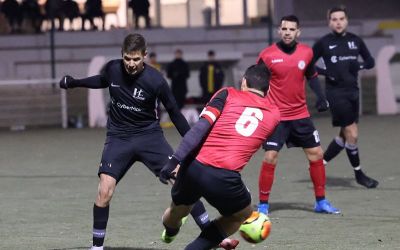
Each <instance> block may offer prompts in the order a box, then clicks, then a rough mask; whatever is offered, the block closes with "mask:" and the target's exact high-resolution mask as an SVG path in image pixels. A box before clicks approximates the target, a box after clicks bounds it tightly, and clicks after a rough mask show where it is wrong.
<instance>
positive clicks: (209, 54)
mask: <svg viewBox="0 0 400 250" xmlns="http://www.w3.org/2000/svg"><path fill="white" fill-rule="evenodd" d="M207 55H208V56H215V52H214V50H209V51H208V52H207Z"/></svg>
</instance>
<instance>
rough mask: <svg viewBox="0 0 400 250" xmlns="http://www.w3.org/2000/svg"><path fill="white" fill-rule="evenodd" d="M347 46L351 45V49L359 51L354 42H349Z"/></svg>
mask: <svg viewBox="0 0 400 250" xmlns="http://www.w3.org/2000/svg"><path fill="white" fill-rule="evenodd" d="M347 45H349V49H358V47H357V46H356V44H355V43H354V41H350V42H347Z"/></svg>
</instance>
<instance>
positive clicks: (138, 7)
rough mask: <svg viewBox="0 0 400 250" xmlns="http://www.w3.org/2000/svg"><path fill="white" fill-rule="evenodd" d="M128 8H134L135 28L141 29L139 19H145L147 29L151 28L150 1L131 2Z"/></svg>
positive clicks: (136, 0) (132, 0) (130, 0)
mask: <svg viewBox="0 0 400 250" xmlns="http://www.w3.org/2000/svg"><path fill="white" fill-rule="evenodd" d="M128 6H129V7H130V8H132V13H133V18H134V22H135V28H136V29H139V17H141V16H142V17H144V20H145V24H146V28H148V29H149V28H151V25H150V16H149V8H150V3H149V1H148V0H129V3H128Z"/></svg>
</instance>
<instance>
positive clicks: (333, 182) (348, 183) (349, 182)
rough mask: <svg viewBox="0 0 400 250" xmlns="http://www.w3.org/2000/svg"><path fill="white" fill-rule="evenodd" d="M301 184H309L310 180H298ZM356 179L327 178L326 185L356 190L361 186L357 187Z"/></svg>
mask: <svg viewBox="0 0 400 250" xmlns="http://www.w3.org/2000/svg"><path fill="white" fill-rule="evenodd" d="M296 182H299V183H309V182H311V180H310V179H304V180H298V181H296ZM355 184H356V182H355V179H354V178H347V177H346V178H339V177H326V185H327V186H329V187H344V188H354V187H358V186H359V185H355Z"/></svg>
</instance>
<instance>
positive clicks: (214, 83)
mask: <svg viewBox="0 0 400 250" xmlns="http://www.w3.org/2000/svg"><path fill="white" fill-rule="evenodd" d="M207 55H208V60H207V62H205V63H204V64H203V65H202V66H201V68H200V87H201V90H202V100H203V102H204V103H205V102H208V101H209V100H210V98H211V97H212V96H213V95H214V93H215V92H217V91H218V90H219V89H220V88H221V87H222V85H223V83H224V77H225V75H224V71H223V70H222V67H221V65H220V64H219V63H218V62H216V61H215V52H214V51H213V50H210V51H208V53H207Z"/></svg>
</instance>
